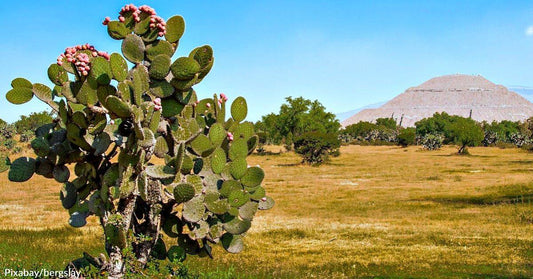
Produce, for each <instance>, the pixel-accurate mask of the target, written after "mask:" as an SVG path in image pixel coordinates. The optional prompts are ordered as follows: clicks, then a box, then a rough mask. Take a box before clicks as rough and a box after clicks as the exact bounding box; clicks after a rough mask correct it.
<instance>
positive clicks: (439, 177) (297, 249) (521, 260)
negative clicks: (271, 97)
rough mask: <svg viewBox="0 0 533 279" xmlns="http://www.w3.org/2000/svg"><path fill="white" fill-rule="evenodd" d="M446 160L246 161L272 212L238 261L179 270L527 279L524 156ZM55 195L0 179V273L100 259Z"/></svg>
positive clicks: (530, 190) (262, 217)
mask: <svg viewBox="0 0 533 279" xmlns="http://www.w3.org/2000/svg"><path fill="white" fill-rule="evenodd" d="M280 149H281V148H280V147H277V146H269V147H268V150H270V151H272V152H273V153H277V152H278V151H279V150H280ZM456 150H457V149H456V147H453V146H447V147H445V148H443V149H441V150H438V151H424V150H422V149H421V148H420V147H417V146H412V147H409V148H400V147H396V146H376V147H374V146H354V145H351V146H345V147H342V149H341V155H340V157H336V158H332V161H331V162H330V163H328V164H326V165H323V166H321V167H311V166H306V165H301V164H300V160H301V159H300V157H298V156H297V155H295V154H294V153H292V152H286V153H281V154H270V155H265V156H259V155H252V156H251V157H250V158H249V159H248V161H249V162H248V163H249V164H250V165H257V164H259V165H261V167H263V168H264V169H265V172H266V174H267V176H266V179H265V181H264V182H263V183H264V184H263V186H265V188H266V189H267V191H268V193H269V195H270V196H272V197H273V198H274V199H275V200H276V206H275V207H274V208H273V209H272V210H269V211H264V212H259V213H258V215H257V217H256V218H255V220H254V222H253V223H254V224H253V226H252V229H251V230H250V231H249V233H248V235H247V236H246V238H245V244H246V247H247V248H246V249H245V251H244V252H243V253H241V254H237V255H233V254H228V253H226V252H225V251H223V249H222V248H221V247H216V249H215V251H214V254H215V258H214V260H211V259H208V258H196V257H189V258H188V259H187V260H186V261H185V263H186V264H187V265H188V266H189V269H190V270H191V271H193V272H201V273H210V274H211V277H213V276H214V277H224V276H226V277H232V278H313V277H315V278H347V277H366V276H369V277H374V276H380V277H424V278H438V277H456V278H464V277H470V278H487V277H491V278H492V277H494V278H509V277H516V278H521V277H523V278H530V277H532V276H533V206H532V204H531V202H532V199H533V154H531V153H527V152H525V151H523V150H520V149H516V148H510V149H500V148H488V147H478V148H471V149H470V153H471V155H469V156H459V155H455V154H454V153H455V152H456ZM59 189H60V185H59V184H58V183H56V182H54V181H51V180H48V179H43V178H42V177H40V176H34V177H33V178H32V179H31V180H30V181H28V182H25V183H11V182H9V181H8V180H7V173H2V174H0V239H1V241H0V266H2V267H3V268H20V269H22V268H26V269H31V268H32V267H36V268H37V267H38V268H41V267H48V268H51V269H63V268H64V267H65V265H66V263H67V260H68V259H74V258H77V257H80V256H81V254H82V252H83V251H87V252H89V253H92V254H98V253H100V252H103V251H104V249H103V247H102V243H103V239H101V238H102V237H103V236H102V231H101V228H100V227H99V225H98V224H97V220H95V219H91V222H90V224H89V225H88V226H86V227H84V228H81V229H74V228H71V227H70V226H69V225H68V223H67V220H68V213H67V211H66V210H64V209H63V208H62V207H61V203H60V201H59V198H58V192H59ZM91 218H94V217H91ZM169 242H170V241H169ZM212 274H218V275H212Z"/></svg>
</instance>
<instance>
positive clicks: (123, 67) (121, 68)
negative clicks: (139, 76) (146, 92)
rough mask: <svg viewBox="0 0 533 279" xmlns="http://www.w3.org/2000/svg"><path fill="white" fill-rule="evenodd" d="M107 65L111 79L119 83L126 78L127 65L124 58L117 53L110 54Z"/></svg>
mask: <svg viewBox="0 0 533 279" xmlns="http://www.w3.org/2000/svg"><path fill="white" fill-rule="evenodd" d="M109 65H110V66H111V73H112V74H113V77H114V78H115V79H116V80H117V81H119V82H121V81H123V80H125V79H126V77H127V76H128V64H127V62H126V60H125V59H124V58H122V56H121V55H120V54H118V53H112V54H111V56H109Z"/></svg>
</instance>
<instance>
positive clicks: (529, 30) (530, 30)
mask: <svg viewBox="0 0 533 279" xmlns="http://www.w3.org/2000/svg"><path fill="white" fill-rule="evenodd" d="M526 36H533V25H530V26H528V27H527V29H526Z"/></svg>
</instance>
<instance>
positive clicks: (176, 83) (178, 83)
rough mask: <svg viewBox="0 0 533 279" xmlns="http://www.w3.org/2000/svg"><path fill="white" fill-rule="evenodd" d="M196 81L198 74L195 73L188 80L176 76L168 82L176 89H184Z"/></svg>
mask: <svg viewBox="0 0 533 279" xmlns="http://www.w3.org/2000/svg"><path fill="white" fill-rule="evenodd" d="M197 83H198V75H195V76H194V77H193V78H191V79H189V80H179V79H177V78H173V79H171V80H170V84H171V85H172V86H173V87H174V88H176V90H178V91H186V90H190V89H191V87H192V86H193V85H195V84H197Z"/></svg>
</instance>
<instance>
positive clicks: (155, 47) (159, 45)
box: [146, 40, 174, 61]
mask: <svg viewBox="0 0 533 279" xmlns="http://www.w3.org/2000/svg"><path fill="white" fill-rule="evenodd" d="M160 54H165V55H167V56H168V57H172V55H174V47H172V44H171V43H169V42H167V41H165V40H157V41H156V42H154V43H153V44H150V45H149V46H147V47H146V58H147V59H148V60H150V61H152V60H153V59H154V58H155V57H156V56H158V55H160Z"/></svg>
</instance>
